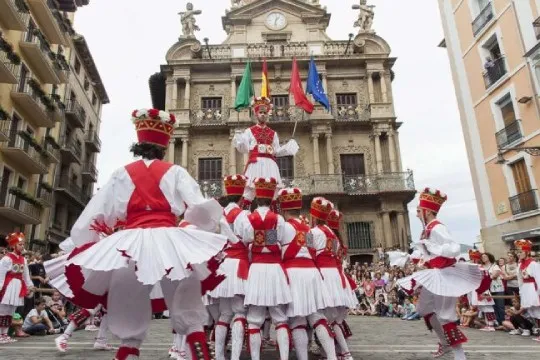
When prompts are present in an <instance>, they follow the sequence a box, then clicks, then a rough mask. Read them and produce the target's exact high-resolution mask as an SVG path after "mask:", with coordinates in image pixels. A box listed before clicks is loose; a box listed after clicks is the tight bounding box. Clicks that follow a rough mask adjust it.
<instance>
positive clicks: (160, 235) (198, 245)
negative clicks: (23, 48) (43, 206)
mask: <svg viewBox="0 0 540 360" xmlns="http://www.w3.org/2000/svg"><path fill="white" fill-rule="evenodd" d="M132 121H133V123H134V124H135V128H136V130H137V137H138V143H136V144H134V145H133V146H132V148H131V151H132V153H133V155H135V156H140V157H142V159H141V160H138V161H135V162H133V163H131V164H128V165H126V166H125V167H122V168H120V169H118V170H117V171H115V172H114V174H113V176H112V178H111V179H110V180H109V182H108V183H107V184H105V186H103V187H102V188H101V189H100V190H99V191H98V192H97V194H95V195H94V196H93V197H92V199H91V200H90V202H89V203H88V205H87V206H86V208H85V209H84V211H83V213H82V214H81V216H80V217H79V219H78V220H77V221H76V223H75V225H74V226H73V228H72V230H71V239H72V240H73V242H74V243H75V245H76V246H78V247H80V246H83V245H87V244H91V243H94V242H97V243H96V244H94V245H91V247H89V248H88V249H86V250H85V251H83V252H81V253H79V254H77V255H75V256H74V257H73V258H71V259H70V260H69V263H68V266H69V264H74V265H78V266H80V267H81V268H82V269H83V271H84V273H85V278H84V284H83V286H84V288H85V289H86V290H87V291H89V292H90V293H93V294H96V295H103V294H105V293H107V294H108V295H107V310H108V313H109V330H110V331H111V332H112V333H113V334H114V335H115V336H117V337H118V338H120V340H121V346H120V348H119V349H118V352H117V354H116V360H126V359H137V358H138V357H139V347H140V346H141V344H142V342H143V340H144V338H145V337H146V332H147V330H148V326H149V323H150V319H151V312H152V310H151V297H150V293H151V291H152V288H153V286H154V285H156V284H158V283H160V285H161V288H162V290H163V295H164V297H165V301H166V303H167V307H168V308H169V311H170V313H171V321H172V323H173V327H174V329H175V330H176V332H177V333H179V334H180V335H187V337H186V342H187V351H188V359H195V358H204V359H208V358H209V357H210V355H209V351H208V347H207V343H206V338H205V334H204V332H203V329H202V326H200V322H199V321H198V320H200V319H202V318H204V316H205V315H206V309H205V308H204V306H203V304H202V301H201V281H200V279H199V278H198V277H197V276H195V275H194V273H193V270H192V269H193V267H194V266H195V265H200V264H205V263H206V262H208V261H210V260H211V259H213V258H214V257H215V256H216V255H217V254H218V253H219V252H220V251H221V250H222V249H223V247H224V246H225V244H226V240H227V239H226V237H224V236H221V235H218V234H214V233H211V232H209V231H214V230H215V229H216V228H217V227H218V225H219V221H220V219H221V217H222V211H223V210H222V208H221V206H220V205H219V203H218V202H217V201H216V200H214V199H209V200H208V199H205V198H204V197H203V195H202V194H201V191H200V188H199V186H198V184H197V182H196V181H195V180H194V179H193V178H192V177H191V176H190V175H189V174H188V172H187V171H186V170H185V169H184V168H182V167H180V166H177V165H173V164H170V163H167V162H164V161H163V158H164V156H165V151H166V149H167V147H168V145H169V140H170V137H171V135H172V133H173V130H174V126H175V124H176V120H175V118H174V116H173V115H169V114H168V113H166V112H164V111H159V110H156V109H150V110H145V109H142V110H135V111H133V113H132ZM186 206H187V207H188V209H187V210H186ZM181 215H184V217H185V219H186V220H188V221H189V222H191V223H193V224H195V225H197V226H198V228H199V229H201V230H193V229H181V228H178V227H177V226H176V219H177V218H178V217H179V216H181ZM118 219H120V220H121V221H124V222H125V225H124V227H123V228H122V229H121V230H120V231H117V232H115V233H114V234H112V235H110V236H108V237H106V238H104V239H101V240H100V239H99V236H98V235H97V234H96V233H95V232H94V231H93V230H92V229H91V225H92V224H93V223H104V224H105V225H106V226H108V227H112V226H113V225H114V224H115V223H116V222H117V220H118ZM190 265H192V266H190ZM127 302H129V305H130V306H126V303H127Z"/></svg>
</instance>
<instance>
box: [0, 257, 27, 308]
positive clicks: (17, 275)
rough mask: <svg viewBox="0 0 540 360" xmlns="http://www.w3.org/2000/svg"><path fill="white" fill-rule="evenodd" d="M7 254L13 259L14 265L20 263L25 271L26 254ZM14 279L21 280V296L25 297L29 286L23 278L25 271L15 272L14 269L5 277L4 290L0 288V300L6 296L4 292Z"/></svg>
mask: <svg viewBox="0 0 540 360" xmlns="http://www.w3.org/2000/svg"><path fill="white" fill-rule="evenodd" d="M5 256H7V257H8V258H10V259H11V262H12V264H11V266H12V267H13V265H19V266H21V268H22V269H23V271H24V268H25V262H24V256H22V255H17V254H14V253H7V254H6V255H5ZM13 279H17V280H19V281H20V282H21V291H20V292H19V297H25V296H26V295H27V294H28V288H27V287H26V282H25V281H24V279H23V273H14V272H13V271H8V272H7V273H6V277H5V279H4V286H2V290H0V301H1V300H2V299H3V298H4V294H5V293H6V290H7V287H8V285H9V283H10V281H11V280H13Z"/></svg>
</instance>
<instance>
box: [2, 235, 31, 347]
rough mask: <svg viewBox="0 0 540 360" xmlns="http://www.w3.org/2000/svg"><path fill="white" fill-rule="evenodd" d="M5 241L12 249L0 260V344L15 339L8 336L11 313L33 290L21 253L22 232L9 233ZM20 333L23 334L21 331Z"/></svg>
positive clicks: (23, 240)
mask: <svg viewBox="0 0 540 360" xmlns="http://www.w3.org/2000/svg"><path fill="white" fill-rule="evenodd" d="M6 242H7V244H8V247H9V248H11V249H12V251H11V252H9V253H7V254H6V255H4V257H3V258H2V259H1V260H0V344H9V343H12V342H15V341H17V340H15V339H13V338H11V337H9V336H8V330H9V328H10V327H11V322H12V321H13V315H14V314H15V310H16V309H17V307H19V306H23V305H24V298H25V297H26V296H28V297H29V296H31V295H32V292H33V291H34V284H33V283H32V279H31V278H30V271H29V269H28V263H27V262H26V259H25V258H24V255H23V254H22V252H23V250H24V242H25V237H24V234H23V233H22V232H15V233H11V234H9V235H8V236H7V237H6ZM21 331H22V330H21ZM20 335H22V336H24V334H23V333H21V334H20Z"/></svg>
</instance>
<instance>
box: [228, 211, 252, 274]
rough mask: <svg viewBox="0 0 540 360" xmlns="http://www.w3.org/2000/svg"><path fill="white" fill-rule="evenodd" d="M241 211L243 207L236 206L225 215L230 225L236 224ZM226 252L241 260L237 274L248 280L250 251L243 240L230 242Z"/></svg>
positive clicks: (231, 257) (230, 257)
mask: <svg viewBox="0 0 540 360" xmlns="http://www.w3.org/2000/svg"><path fill="white" fill-rule="evenodd" d="M241 213H242V209H240V208H234V209H232V210H231V211H229V213H228V214H227V215H226V216H225V219H227V223H228V224H229V225H232V224H234V221H235V220H236V218H237V217H238V216H239V215H240V214H241ZM225 254H226V255H227V257H228V258H229V259H237V260H239V263H238V270H237V272H236V276H238V277H239V278H240V279H243V280H247V278H248V273H249V253H248V249H247V247H246V245H244V243H243V242H242V241H238V242H237V243H232V242H229V244H228V245H227V249H226V250H225Z"/></svg>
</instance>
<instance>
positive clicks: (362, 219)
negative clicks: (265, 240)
mask: <svg viewBox="0 0 540 360" xmlns="http://www.w3.org/2000/svg"><path fill="white" fill-rule="evenodd" d="M245 3H246V5H243V6H239V7H235V8H233V9H231V10H230V11H228V12H227V13H226V14H225V15H224V16H223V18H222V23H223V28H224V31H225V32H226V33H227V34H228V37H227V40H225V42H224V43H222V44H216V45H211V44H208V45H204V44H201V43H200V42H199V41H198V40H197V39H195V38H180V40H179V41H178V42H177V43H176V44H174V45H173V46H172V47H171V48H170V49H169V51H168V52H167V54H166V59H167V64H164V65H162V66H161V72H160V73H158V74H155V75H153V76H152V77H151V79H150V85H151V93H152V98H153V101H154V106H157V107H160V108H165V109H167V110H168V111H170V112H172V113H174V114H175V115H176V117H177V119H178V120H179V122H180V127H179V128H178V129H177V130H176V132H175V135H174V139H173V141H172V142H171V144H170V148H169V152H168V153H169V160H171V161H174V162H175V163H177V164H180V165H182V166H183V167H185V168H187V169H188V171H189V172H190V173H191V174H192V175H194V177H195V178H197V179H198V181H199V183H200V185H201V188H202V191H203V193H205V194H206V195H207V196H220V195H221V194H222V190H223V189H222V179H223V177H224V176H225V175H227V174H236V173H241V172H243V169H244V165H245V163H246V160H247V158H246V156H243V155H242V154H240V153H238V152H237V151H236V149H235V148H234V147H233V146H232V143H231V139H232V136H233V134H234V132H235V130H237V129H245V128H247V127H249V126H251V125H252V124H253V115H252V114H251V113H250V111H249V110H247V109H246V110H243V111H241V112H236V111H235V110H234V109H233V105H234V102H235V97H236V92H237V88H238V86H239V84H240V81H241V78H242V74H243V71H244V68H245V66H246V63H247V61H248V60H250V61H251V64H252V70H253V72H252V74H253V82H254V87H255V93H256V94H260V88H261V67H262V61H263V58H266V60H267V62H268V75H269V81H270V88H271V93H272V102H273V104H274V111H273V113H272V115H271V118H270V122H269V125H270V126H271V127H272V128H273V129H275V130H276V131H277V132H278V135H279V136H280V138H281V140H282V141H284V140H286V139H288V138H290V137H291V134H292V133H293V131H295V135H294V138H295V139H296V140H297V141H298V143H299V145H300V150H299V152H298V154H297V155H296V156H295V157H294V158H293V157H281V158H278V160H277V161H278V164H279V167H280V170H281V176H282V177H283V179H284V181H285V182H286V183H287V185H291V186H299V187H300V188H302V189H303V191H304V194H305V195H306V197H305V201H306V209H307V207H308V204H309V201H310V200H311V198H313V197H314V196H317V195H322V196H326V197H328V198H329V199H331V200H332V201H333V202H334V203H335V204H336V205H337V206H338V208H339V209H340V210H342V211H343V212H344V213H345V224H344V227H343V229H342V234H343V235H344V237H345V240H346V241H347V242H348V244H349V249H350V254H351V256H352V259H351V260H352V261H364V260H371V259H372V256H373V254H374V249H375V248H376V247H377V246H379V245H381V246H383V247H386V248H393V247H400V248H406V247H407V246H408V243H409V238H410V227H409V219H408V215H407V203H409V202H410V201H411V200H412V199H413V198H414V195H415V188H414V181H413V175H412V173H411V172H410V171H408V170H404V169H402V164H401V155H400V149H399V128H400V126H401V125H402V123H401V122H398V121H397V120H396V115H395V113H394V107H393V94H392V80H393V71H392V67H393V64H394V62H395V60H396V59H395V58H393V57H391V56H390V47H389V45H388V44H387V43H386V41H385V40H384V39H382V38H381V37H379V36H378V35H376V34H375V33H374V32H361V33H359V34H358V35H357V36H356V37H354V36H351V39H350V40H344V41H342V40H338V41H334V40H331V39H330V38H329V37H328V35H327V34H326V28H327V26H328V24H329V21H330V14H329V13H328V12H327V11H326V10H325V9H324V8H323V7H322V6H320V5H313V4H311V2H309V1H299V0H296V1H294V0H282V1H278V0H276V1H251V2H249V3H248V2H245ZM275 13H278V14H280V15H279V16H280V18H281V19H283V20H284V21H283V24H282V25H283V26H281V27H279V28H275V27H274V26H273V25H272V24H270V23H269V22H268V21H267V18H268V16H269V15H270V14H275ZM273 16H274V15H273ZM351 27H352V24H351ZM310 55H313V57H314V59H315V61H316V64H317V67H318V70H319V72H320V74H321V77H322V82H323V84H324V88H325V89H326V92H327V93H328V96H329V98H330V99H331V102H332V111H330V112H329V111H326V110H325V109H324V108H323V107H321V106H316V107H315V111H314V112H313V114H311V115H308V114H307V113H304V112H303V111H302V110H300V109H299V108H297V107H296V106H294V104H293V100H292V97H291V96H289V94H288V87H289V82H290V77H291V65H292V57H293V56H295V57H296V58H297V60H298V64H299V68H300V69H301V77H302V79H303V81H304V82H305V80H306V78H307V69H308V62H309V60H310ZM159 104H165V105H159ZM294 129H296V130H294Z"/></svg>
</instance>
